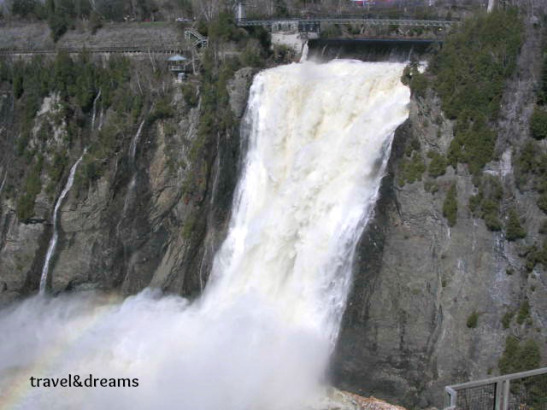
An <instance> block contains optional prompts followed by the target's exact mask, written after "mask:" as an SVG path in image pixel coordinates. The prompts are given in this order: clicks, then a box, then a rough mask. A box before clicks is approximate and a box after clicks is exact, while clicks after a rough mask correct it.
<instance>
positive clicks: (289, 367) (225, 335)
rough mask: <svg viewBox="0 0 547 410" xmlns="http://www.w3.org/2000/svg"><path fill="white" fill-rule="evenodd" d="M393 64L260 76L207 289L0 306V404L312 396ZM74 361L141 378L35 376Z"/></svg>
mask: <svg viewBox="0 0 547 410" xmlns="http://www.w3.org/2000/svg"><path fill="white" fill-rule="evenodd" d="M403 69H404V64H403V63H363V62H357V61H348V60H337V61H332V62H330V63H327V64H315V63H311V62H306V63H303V64H291V65H288V66H280V67H276V68H273V69H269V70H265V71H263V72H261V73H259V74H258V75H257V76H256V77H255V79H254V82H253V85H252V88H251V91H250V97H249V101H248V108H247V113H246V116H245V118H244V123H243V129H244V131H245V132H244V133H245V134H246V138H247V141H246V146H247V152H246V154H245V155H246V156H245V160H244V163H243V167H242V174H241V177H240V180H239V183H238V187H237V191H236V194H235V200H234V204H233V210H232V218H231V222H230V227H229V230H228V236H227V238H226V240H225V242H224V243H223V245H222V246H221V248H220V250H219V251H218V252H217V254H216V256H215V259H214V264H213V270H212V273H211V276H210V279H209V282H208V283H207V284H206V287H205V290H204V292H203V294H202V296H201V298H199V299H198V300H196V301H194V302H192V303H190V302H188V301H187V300H185V299H183V298H181V297H178V296H166V295H162V294H161V293H160V292H159V291H156V290H152V289H146V290H144V291H143V292H141V293H140V294H138V295H135V296H132V297H128V298H126V299H125V300H122V299H121V298H119V297H117V296H112V295H97V294H92V293H78V294H65V295H59V296H57V297H43V296H36V297H32V298H30V299H27V300H25V301H22V302H19V303H17V304H14V305H12V306H10V307H8V308H7V309H4V310H2V311H0V329H1V330H2V331H1V332H0V408H9V409H37V408H50V409H75V408H78V409H100V408H116V409H175V408H176V409H187V410H255V409H260V410H291V409H295V410H296V409H299V410H300V409H303V408H311V407H306V406H308V405H309V404H310V403H312V402H314V400H315V399H318V398H320V397H321V392H322V391H323V390H322V387H321V386H323V385H324V383H325V382H326V376H325V375H326V370H327V365H328V359H329V355H330V353H331V352H332V349H333V348H334V343H335V341H336V337H337V334H338V328H339V325H340V321H341V317H342V314H343V311H344V308H345V303H346V296H347V293H348V288H349V285H350V279H351V266H352V260H353V254H354V249H355V246H356V243H357V241H358V239H359V237H360V235H361V234H362V231H363V229H364V227H365V226H366V223H367V221H368V219H369V217H370V215H371V213H372V210H373V208H374V204H375V202H376V198H377V196H378V191H379V186H380V181H381V178H382V176H383V174H384V171H385V167H386V164H387V161H388V159H389V155H390V151H391V143H392V139H393V135H394V132H395V129H396V128H397V127H398V126H399V125H400V124H401V123H402V122H403V121H404V120H405V119H406V118H407V116H408V109H407V105H408V103H409V99H410V91H409V90H408V88H407V87H405V86H403V85H402V84H401V82H400V77H401V74H402V72H403ZM76 166H77V163H76V164H75V165H74V167H73V169H74V168H75V167H76ZM71 174H72V172H71ZM63 192H64V191H63ZM61 196H62V195H61ZM56 208H57V207H56ZM56 211H57V209H56ZM56 213H57V212H55V214H56ZM52 274H54V272H52ZM69 374H70V375H71V377H72V379H73V378H74V376H75V375H78V376H80V377H81V380H84V379H86V378H88V377H90V376H89V375H90V374H91V375H92V376H91V377H93V378H106V379H108V380H111V379H116V378H120V379H123V378H126V379H128V380H130V381H129V383H130V384H132V385H133V384H134V382H133V379H138V387H123V388H109V387H71V388H59V387H57V388H53V387H49V388H36V387H35V388H33V387H31V386H30V380H29V378H30V377H35V378H38V377H39V378H45V377H49V378H63V377H66V378H68V377H69V376H68V375H69ZM108 383H109V382H108Z"/></svg>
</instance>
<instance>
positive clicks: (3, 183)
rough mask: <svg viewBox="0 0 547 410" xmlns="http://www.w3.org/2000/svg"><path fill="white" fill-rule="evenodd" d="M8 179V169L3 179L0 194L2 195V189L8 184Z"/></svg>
mask: <svg viewBox="0 0 547 410" xmlns="http://www.w3.org/2000/svg"><path fill="white" fill-rule="evenodd" d="M6 179H8V170H7V169H6V172H5V173H4V178H3V179H2V183H1V184H0V195H2V191H3V190H4V185H6Z"/></svg>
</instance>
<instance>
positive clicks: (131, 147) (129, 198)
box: [116, 120, 145, 236]
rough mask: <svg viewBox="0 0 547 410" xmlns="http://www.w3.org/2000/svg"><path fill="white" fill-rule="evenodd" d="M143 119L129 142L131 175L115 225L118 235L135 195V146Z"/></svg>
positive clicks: (139, 135)
mask: <svg viewBox="0 0 547 410" xmlns="http://www.w3.org/2000/svg"><path fill="white" fill-rule="evenodd" d="M144 123H145V120H142V121H141V123H140V124H139V127H138V128H137V132H136V133H135V135H134V136H133V139H132V140H131V144H129V152H128V154H129V166H130V168H131V172H132V173H133V175H132V176H131V180H130V181H129V185H128V186H127V194H126V195H125V199H124V201H123V209H122V215H121V218H120V221H119V222H118V224H117V225H116V232H117V234H118V236H119V234H120V228H121V225H122V223H123V222H124V220H125V216H126V214H127V211H128V210H129V206H130V205H131V202H132V201H133V200H134V196H135V187H136V185H137V173H136V167H135V156H136V155H137V146H138V145H139V140H140V138H141V134H142V129H143V127H144Z"/></svg>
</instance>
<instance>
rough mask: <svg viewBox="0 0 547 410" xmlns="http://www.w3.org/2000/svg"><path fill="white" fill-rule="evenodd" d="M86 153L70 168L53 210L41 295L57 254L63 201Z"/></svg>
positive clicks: (41, 282) (41, 281)
mask: <svg viewBox="0 0 547 410" xmlns="http://www.w3.org/2000/svg"><path fill="white" fill-rule="evenodd" d="M85 152H86V151H85V150H84V153H83V154H82V155H81V156H80V158H78V160H77V161H76V162H75V163H74V165H72V168H70V173H69V175H68V180H67V181H66V184H65V186H64V188H63V190H62V191H61V195H59V198H57V202H56V203H55V208H54V209H53V235H52V236H51V239H50V240H49V245H48V248H47V253H46V259H45V261H44V266H43V268H42V275H41V276H40V293H41V294H44V293H45V291H46V286H47V276H48V273H49V265H50V262H51V258H52V257H53V255H54V254H55V248H56V246H57V240H58V239H59V230H58V226H57V218H58V216H59V210H60V209H61V205H62V204H63V200H64V199H65V197H66V196H67V194H68V193H69V191H70V189H71V188H72V184H74V175H76V170H77V169H78V165H80V162H82V159H83V157H84V155H85Z"/></svg>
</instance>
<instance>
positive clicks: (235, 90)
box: [0, 60, 252, 304]
mask: <svg viewBox="0 0 547 410" xmlns="http://www.w3.org/2000/svg"><path fill="white" fill-rule="evenodd" d="M95 63H96V64H98V65H101V64H106V62H104V61H103V60H100V61H95ZM151 63H152V64H151ZM155 64H156V66H154V61H152V62H150V61H142V60H141V61H139V60H134V61H133V62H132V63H131V67H132V68H131V70H133V71H134V73H137V75H133V76H132V80H131V85H130V90H131V93H133V98H142V99H143V100H144V101H145V102H144V103H143V107H142V110H141V114H138V115H137V116H136V117H135V118H134V120H133V123H132V124H133V125H131V124H130V125H129V126H126V127H125V128H123V132H121V133H119V134H117V136H116V141H115V147H116V148H115V150H114V151H113V153H112V155H110V156H108V157H107V159H104V160H102V163H101V164H100V166H101V169H102V171H101V174H100V176H99V177H93V178H91V179H90V178H89V175H88V174H89V169H88V167H89V163H90V161H91V160H88V157H87V156H88V155H89V152H88V154H86V156H84V160H83V162H82V164H81V165H80V167H79V169H78V171H77V173H76V178H75V184H74V186H73V188H72V189H71V191H70V192H69V193H68V195H67V197H66V200H65V201H64V202H63V203H62V205H61V207H60V210H59V224H58V226H59V243H58V245H57V248H56V252H55V256H54V257H53V259H52V263H51V270H50V274H49V280H48V287H49V288H50V289H51V291H52V292H54V293H56V292H60V291H65V290H78V289H93V288H95V289H103V290H110V289H119V290H121V291H122V292H123V293H125V294H131V293H135V292H138V291H140V290H142V289H143V288H144V287H146V286H154V287H158V288H161V289H163V290H165V291H167V292H174V293H179V294H184V295H187V296H191V295H194V294H196V293H198V292H200V290H201V289H202V287H203V285H204V284H205V282H206V280H207V275H208V271H209V266H210V262H211V258H212V256H213V254H214V251H215V249H216V247H217V245H218V243H219V241H221V239H222V237H223V235H224V231H225V227H226V226H225V225H226V222H227V218H228V215H229V210H230V205H231V198H232V193H233V190H234V186H235V183H236V181H237V167H238V158H239V135H238V132H237V129H238V128H237V125H235V126H234V127H233V128H232V130H233V131H229V132H226V133H223V134H220V133H217V135H214V136H211V137H210V138H214V141H208V142H207V149H208V155H206V156H202V157H200V158H195V156H194V157H192V155H191V150H192V146H193V144H195V142H196V140H197V139H198V135H197V134H198V128H199V123H200V118H201V114H200V106H199V104H200V103H199V97H198V99H197V100H196V101H195V102H193V103H188V102H187V101H186V99H185V97H184V96H183V92H182V88H181V85H180V84H176V83H175V82H174V80H173V78H172V77H171V74H169V73H168V72H165V71H164V72H161V73H160V72H159V71H157V64H158V61H156V62H155ZM159 64H164V63H162V62H161V61H160V62H159ZM158 76H159V78H160V80H158ZM251 79H252V70H250V69H241V70H240V71H238V72H237V73H236V75H235V76H234V78H233V79H232V80H231V82H230V91H229V93H230V103H231V107H232V111H233V115H234V117H235V118H236V122H238V121H239V118H241V117H242V115H243V112H244V108H245V101H246V95H247V92H248V87H249V85H250V81H251ZM192 81H193V83H192V86H193V87H195V88H194V90H195V91H194V92H195V93H196V94H195V95H198V94H199V92H198V91H197V90H198V89H199V87H200V84H199V83H196V82H195V80H192ZM156 87H157V88H156ZM158 88H159V89H161V90H162V94H164V95H165V96H168V97H165V96H163V97H160V96H158V94H157V89H158ZM103 95H104V94H103ZM158 100H160V102H161V101H166V102H167V105H168V107H169V112H171V113H173V115H169V116H165V118H158V119H155V118H152V119H151V116H152V115H156V117H158V114H156V113H157V111H158ZM61 105H62V104H61V101H59V97H58V96H57V95H55V94H52V95H50V96H48V97H46V98H44V99H43V101H42V102H41V107H40V109H39V111H38V114H37V115H36V117H35V118H34V119H33V121H32V127H31V132H30V137H29V139H28V141H27V142H26V144H27V147H29V149H30V148H32V150H27V151H25V154H24V155H21V152H20V153H17V152H16V147H17V144H18V141H20V140H21V135H20V133H19V132H18V130H19V129H20V124H19V122H20V121H21V119H20V117H21V114H20V109H21V107H20V106H19V105H18V103H17V101H16V98H15V97H14V95H13V92H12V90H11V89H9V88H7V87H4V88H3V90H2V95H1V98H0V114H1V115H0V126H1V128H0V134H1V138H0V141H1V144H2V149H1V152H2V154H1V157H0V160H1V163H0V164H1V165H0V177H1V178H2V192H1V193H0V194H1V218H0V232H1V237H0V272H1V275H0V303H1V304H4V303H7V302H9V301H12V300H14V299H15V298H18V297H21V296H23V295H26V294H29V293H33V292H36V291H37V288H38V282H39V279H40V273H41V270H42V267H43V264H44V258H45V253H46V249H47V246H48V242H49V240H50V238H51V235H52V230H53V227H52V213H53V208H54V205H55V201H56V199H57V198H58V196H59V193H60V191H61V190H62V188H63V185H64V183H65V181H66V179H67V176H68V170H69V168H70V167H71V166H72V164H74V162H75V161H76V160H77V159H78V157H79V156H80V155H82V152H83V150H84V148H85V147H92V146H93V144H94V143H95V142H97V141H102V140H101V138H104V137H101V135H103V134H101V133H102V132H104V130H105V129H106V128H108V127H110V126H112V124H118V125H116V126H119V118H118V117H117V114H116V113H115V112H114V111H113V109H112V108H108V109H103V108H102V105H101V97H100V96H99V97H98V98H97V101H96V102H95V104H94V106H93V110H90V111H89V113H88V114H86V115H83V117H82V118H81V120H80V122H81V128H80V129H79V131H78V132H77V133H76V136H71V132H73V130H69V129H68V127H67V123H66V122H65V121H64V120H62V119H61V120H59V118H61V117H62V115H61V114H60V113H59V111H60V110H61ZM159 117H161V115H160V116H159ZM116 121H118V123H116ZM92 124H93V125H92ZM46 125H47V127H48V130H49V131H50V134H48V135H47V136H45V137H44V135H43V133H42V132H41V130H42V129H43V128H44V127H45V126H46ZM139 129H140V131H139ZM207 138H209V136H208V137H207ZM44 139H45V142H44ZM102 144H104V142H103V143H102ZM23 148H25V147H23ZM63 150H64V152H66V165H65V166H64V167H63V171H62V176H61V177H60V180H59V183H58V184H56V185H53V186H51V184H48V183H49V181H50V180H51V168H52V166H53V165H52V164H53V163H54V162H55V159H54V157H55V153H56V152H60V151H63ZM33 156H34V157H36V156H40V158H41V159H40V162H41V163H42V164H43V165H41V166H40V171H39V172H38V176H37V177H38V179H39V186H40V187H41V188H40V189H39V191H40V192H39V193H38V194H37V195H36V200H35V205H34V215H33V216H32V217H31V218H27V219H26V220H21V218H18V215H17V212H16V210H17V209H18V205H19V202H18V201H19V199H20V198H21V196H22V195H23V192H24V191H25V189H26V185H25V184H27V182H28V178H29V177H28V172H29V171H28V168H32V166H33V165H27V164H34V163H35V162H34V161H35V158H34V159H33ZM92 165H96V164H95V163H93V164H92Z"/></svg>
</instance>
